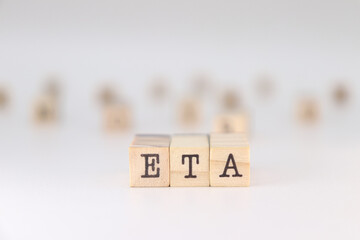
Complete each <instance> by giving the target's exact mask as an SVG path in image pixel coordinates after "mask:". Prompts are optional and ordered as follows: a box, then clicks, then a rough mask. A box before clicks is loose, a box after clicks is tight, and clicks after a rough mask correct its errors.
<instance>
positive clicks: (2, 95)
mask: <svg viewBox="0 0 360 240" xmlns="http://www.w3.org/2000/svg"><path fill="white" fill-rule="evenodd" d="M8 102H9V96H8V93H7V91H6V89H5V88H3V87H1V86H0V109H2V108H5V107H6V105H7V104H8Z"/></svg>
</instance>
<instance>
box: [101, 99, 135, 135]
mask: <svg viewBox="0 0 360 240" xmlns="http://www.w3.org/2000/svg"><path fill="white" fill-rule="evenodd" d="M103 111H104V112H103V117H104V127H105V129H106V130H107V131H110V132H114V131H125V130H128V129H129V128H130V127H131V121H132V117H131V110H130V107H129V106H128V105H127V104H125V103H118V104H109V105H107V106H104V108H103Z"/></svg>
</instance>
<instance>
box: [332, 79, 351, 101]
mask: <svg viewBox="0 0 360 240" xmlns="http://www.w3.org/2000/svg"><path fill="white" fill-rule="evenodd" d="M332 95H333V99H334V102H335V103H336V104H337V105H338V106H342V105H344V104H345V103H346V102H347V101H348V100H349V95H350V94H349V90H348V88H347V87H346V85H345V84H343V83H339V84H337V86H335V88H334V89H333V94H332Z"/></svg>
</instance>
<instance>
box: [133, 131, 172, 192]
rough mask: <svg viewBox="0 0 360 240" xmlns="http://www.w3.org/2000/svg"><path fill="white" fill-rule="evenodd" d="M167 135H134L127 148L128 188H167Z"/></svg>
mask: <svg viewBox="0 0 360 240" xmlns="http://www.w3.org/2000/svg"><path fill="white" fill-rule="evenodd" d="M169 147H170V136H168V135H136V136H135V138H134V140H133V142H132V143H131V145H130V147H129V162H130V186H131V187H168V186H169Z"/></svg>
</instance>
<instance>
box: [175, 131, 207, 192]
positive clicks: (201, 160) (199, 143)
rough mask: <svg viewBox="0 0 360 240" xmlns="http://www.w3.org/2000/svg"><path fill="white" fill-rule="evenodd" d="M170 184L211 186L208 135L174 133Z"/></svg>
mask: <svg viewBox="0 0 360 240" xmlns="http://www.w3.org/2000/svg"><path fill="white" fill-rule="evenodd" d="M170 186H178V187H180V186H193V187H196V186H198V187H202V186H209V138H208V136H207V135H200V134H199V135H174V136H173V137H172V140H171V145H170Z"/></svg>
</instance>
